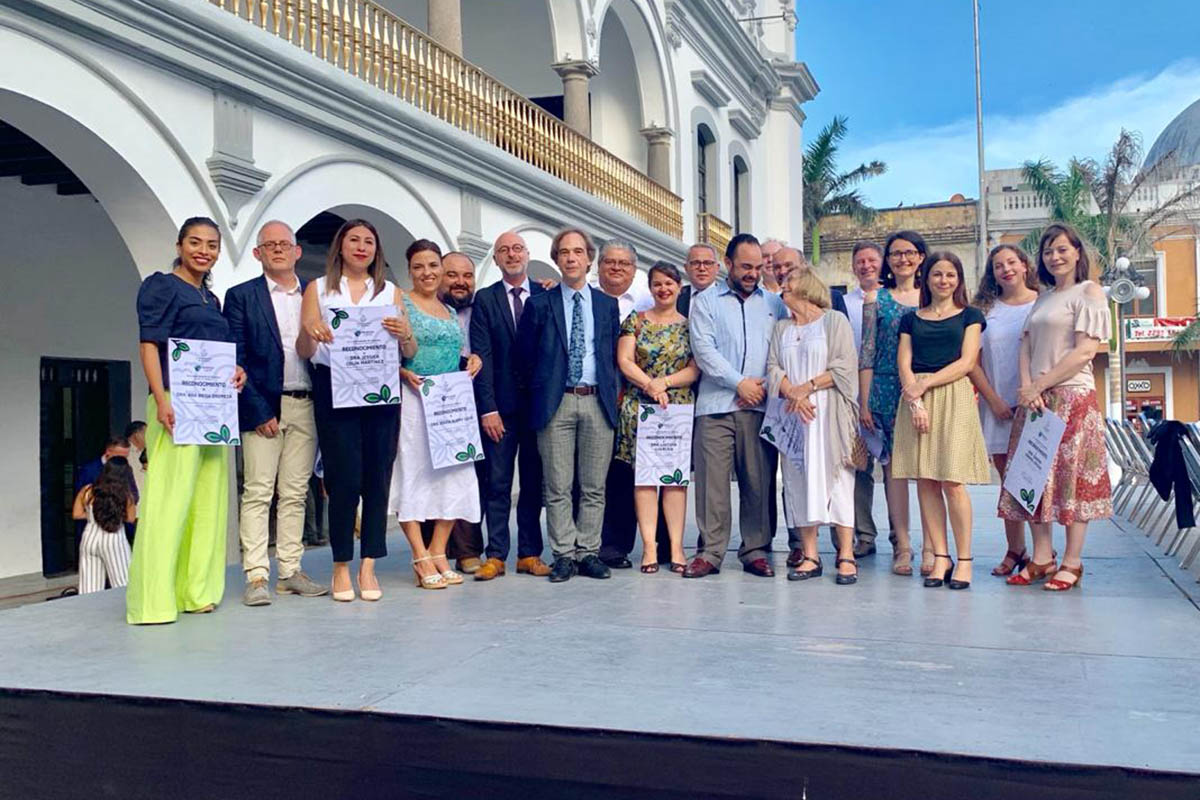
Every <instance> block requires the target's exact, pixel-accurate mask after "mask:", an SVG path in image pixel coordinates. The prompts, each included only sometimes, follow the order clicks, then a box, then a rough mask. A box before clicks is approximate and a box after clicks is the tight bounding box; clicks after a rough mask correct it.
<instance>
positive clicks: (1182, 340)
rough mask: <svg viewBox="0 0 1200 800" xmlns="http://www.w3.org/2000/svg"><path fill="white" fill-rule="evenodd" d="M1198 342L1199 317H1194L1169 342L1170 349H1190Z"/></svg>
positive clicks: (1199, 333)
mask: <svg viewBox="0 0 1200 800" xmlns="http://www.w3.org/2000/svg"><path fill="white" fill-rule="evenodd" d="M1198 344H1200V319H1194V320H1192V321H1191V322H1189V323H1188V326H1187V327H1186V328H1184V329H1183V330H1181V331H1180V332H1179V333H1177V334H1175V338H1174V339H1173V340H1172V342H1171V349H1173V350H1176V351H1179V350H1191V349H1192V348H1194V347H1196V346H1197V345H1198Z"/></svg>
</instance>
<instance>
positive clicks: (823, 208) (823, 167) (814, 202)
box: [804, 117, 887, 264]
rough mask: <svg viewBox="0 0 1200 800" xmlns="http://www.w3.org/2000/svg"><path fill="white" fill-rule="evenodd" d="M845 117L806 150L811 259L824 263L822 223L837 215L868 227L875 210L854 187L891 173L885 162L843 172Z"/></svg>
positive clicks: (824, 130)
mask: <svg viewBox="0 0 1200 800" xmlns="http://www.w3.org/2000/svg"><path fill="white" fill-rule="evenodd" d="M848 130H849V129H848V127H847V125H846V118H845V117H834V118H833V120H832V121H830V123H829V124H828V125H826V126H825V127H824V128H822V129H821V132H820V133H818V134H817V138H815V139H813V140H812V142H810V143H809V145H808V147H807V148H805V151H804V224H805V225H807V226H808V229H809V231H811V236H812V247H811V249H810V250H809V254H808V255H809V258H810V259H811V260H812V263H813V264H817V263H819V262H820V260H821V220H823V219H825V218H826V217H829V216H832V215H834V214H847V215H849V216H850V217H852V218H853V219H855V220H856V221H858V222H860V223H863V224H867V223H869V222H871V220H872V219H874V217H875V209H873V208H871V207H870V206H869V205H867V203H866V201H865V200H864V199H863V196H862V193H861V192H859V190H858V189H856V188H854V187H856V186H857V185H858V184H860V183H862V182H863V181H865V180H866V179H867V178H871V177H873V176H875V175H882V174H883V173H884V172H886V171H887V165H886V164H884V163H883V162H882V161H872V162H870V163H869V164H860V165H859V166H858V167H856V168H854V169H852V170H850V171H849V172H839V171H838V165H837V153H838V145H839V144H840V143H841V141H842V139H844V138H846V133H847V131H848Z"/></svg>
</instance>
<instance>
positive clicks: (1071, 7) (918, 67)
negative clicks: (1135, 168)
mask: <svg viewBox="0 0 1200 800" xmlns="http://www.w3.org/2000/svg"><path fill="white" fill-rule="evenodd" d="M796 5H797V9H796V13H797V15H798V16H799V24H798V26H797V29H796V55H797V58H798V59H799V60H801V61H804V62H806V63H807V64H808V68H809V70H810V71H811V72H812V74H813V76H814V77H815V78H816V80H817V83H818V84H820V86H821V93H820V94H819V95H818V96H817V98H816V99H815V100H813V101H811V102H809V103H807V104H805V106H804V109H805V112H806V113H807V114H808V120H807V121H806V122H805V125H804V130H805V137H806V139H807V138H810V137H813V136H815V135H816V133H817V132H818V131H819V130H820V129H821V128H822V127H823V126H824V125H825V124H826V123H827V122H828V121H829V120H830V119H831V118H832V117H833V116H834V115H845V116H848V117H849V120H850V135H849V137H848V138H847V140H846V141H845V142H844V143H843V147H842V157H841V160H840V164H841V166H842V168H843V169H848V168H850V167H852V166H856V165H857V164H859V163H861V162H862V161H864V160H869V159H873V158H878V159H880V160H882V161H885V162H887V163H888V166H889V171H888V174H886V175H883V176H880V177H879V178H875V179H872V180H871V181H870V182H868V183H867V184H865V185H864V190H865V192H866V194H867V195H868V198H869V199H870V201H871V202H873V203H874V204H876V205H878V206H888V205H895V204H897V203H900V202H904V203H905V204H906V205H912V204H916V203H926V202H936V201H940V200H945V199H947V198H949V197H950V195H952V194H953V193H955V192H962V193H963V194H965V195H967V196H968V197H974V196H976V194H977V193H978V189H977V179H976V175H975V84H974V81H975V77H974V56H973V51H972V39H971V2H970V0H930V1H929V2H911V1H910V0H820V1H819V2H817V0H797V4H796ZM1131 8H1132V9H1134V10H1132V11H1131V10H1130V9H1131ZM980 37H981V41H982V55H983V104H984V140H985V163H986V165H987V167H988V169H997V168H1001V167H1018V166H1020V165H1021V163H1022V162H1023V161H1025V160H1026V159H1032V160H1036V159H1038V158H1043V157H1045V158H1050V159H1052V160H1054V161H1055V162H1057V163H1060V164H1061V163H1064V162H1065V161H1066V159H1067V158H1069V157H1070V156H1072V155H1079V156H1090V157H1093V158H1097V159H1099V158H1102V157H1103V155H1104V152H1105V150H1106V149H1107V146H1108V145H1109V144H1111V143H1112V141H1113V140H1114V139H1115V138H1116V135H1117V133H1118V132H1119V131H1120V129H1121V127H1122V126H1124V127H1125V128H1128V129H1130V130H1135V131H1139V132H1141V134H1142V136H1143V139H1144V142H1145V147H1146V149H1147V150H1148V149H1149V148H1150V145H1151V144H1152V143H1153V142H1154V139H1155V137H1156V136H1157V135H1158V133H1159V131H1161V130H1162V128H1163V126H1165V125H1166V124H1167V123H1168V122H1170V121H1171V119H1173V118H1174V117H1175V115H1176V114H1178V113H1179V112H1180V111H1182V110H1183V109H1184V108H1185V107H1186V106H1188V105H1189V104H1190V103H1191V102H1193V101H1194V100H1196V99H1198V98H1200V0H1139V2H1129V0H1090V1H1089V2H1086V3H1083V2H1079V1H1078V0H1075V1H1073V2H1072V1H1071V0H1040V1H1035V0H981V2H980Z"/></svg>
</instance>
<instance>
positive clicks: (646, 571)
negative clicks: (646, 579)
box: [642, 564, 658, 575]
mask: <svg viewBox="0 0 1200 800" xmlns="http://www.w3.org/2000/svg"><path fill="white" fill-rule="evenodd" d="M656 572H658V564H642V574H643V575H653V574H654V573H656Z"/></svg>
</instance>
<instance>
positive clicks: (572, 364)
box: [567, 292, 583, 386]
mask: <svg viewBox="0 0 1200 800" xmlns="http://www.w3.org/2000/svg"><path fill="white" fill-rule="evenodd" d="M571 308H572V311H571V346H570V349H569V350H568V351H567V385H568V386H578V385H579V381H581V380H583V295H582V294H581V293H579V292H576V293H575V300H574V302H573V303H572V306H571Z"/></svg>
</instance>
